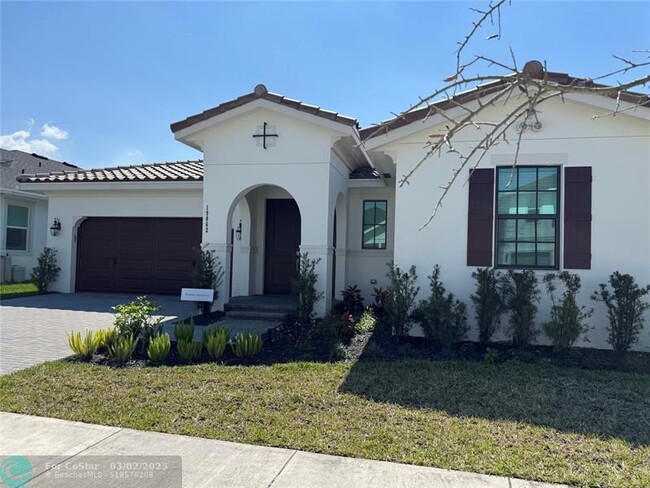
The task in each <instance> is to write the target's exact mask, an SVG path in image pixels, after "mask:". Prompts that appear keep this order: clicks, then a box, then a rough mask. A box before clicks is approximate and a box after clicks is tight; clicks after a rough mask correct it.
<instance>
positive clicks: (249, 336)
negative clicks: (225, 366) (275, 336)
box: [230, 332, 263, 359]
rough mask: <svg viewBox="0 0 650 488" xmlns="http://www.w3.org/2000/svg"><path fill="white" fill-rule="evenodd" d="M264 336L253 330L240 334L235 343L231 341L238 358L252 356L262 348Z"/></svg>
mask: <svg viewBox="0 0 650 488" xmlns="http://www.w3.org/2000/svg"><path fill="white" fill-rule="evenodd" d="M262 344H263V341H262V337H261V336H260V335H259V334H253V333H252V332H244V333H242V334H238V335H237V337H236V338H235V342H234V343H232V342H231V343H230V347H231V349H232V352H233V354H234V355H235V356H237V357H238V358H242V359H244V358H251V357H253V356H255V355H257V354H259V352H260V351H261V350H262Z"/></svg>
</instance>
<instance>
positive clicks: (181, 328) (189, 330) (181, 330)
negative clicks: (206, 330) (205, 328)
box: [174, 319, 194, 342]
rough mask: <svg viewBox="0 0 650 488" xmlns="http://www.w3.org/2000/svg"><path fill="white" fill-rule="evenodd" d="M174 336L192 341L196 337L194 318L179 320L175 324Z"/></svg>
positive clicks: (177, 339) (179, 339)
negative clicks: (186, 320)
mask: <svg viewBox="0 0 650 488" xmlns="http://www.w3.org/2000/svg"><path fill="white" fill-rule="evenodd" d="M174 338H175V339H176V341H185V342H192V340H193V339H194V319H190V320H189V321H188V322H184V321H182V320H181V321H179V322H176V324H174Z"/></svg>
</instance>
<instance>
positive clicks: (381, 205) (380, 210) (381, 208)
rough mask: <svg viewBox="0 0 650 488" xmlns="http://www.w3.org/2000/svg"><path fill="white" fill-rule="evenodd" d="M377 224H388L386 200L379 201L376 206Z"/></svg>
mask: <svg viewBox="0 0 650 488" xmlns="http://www.w3.org/2000/svg"><path fill="white" fill-rule="evenodd" d="M375 224H382V225H386V202H377V203H376V206H375Z"/></svg>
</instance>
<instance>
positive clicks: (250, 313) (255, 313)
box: [224, 295, 296, 322]
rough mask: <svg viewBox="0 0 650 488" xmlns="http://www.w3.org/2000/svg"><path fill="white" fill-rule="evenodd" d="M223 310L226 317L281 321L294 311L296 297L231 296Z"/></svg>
mask: <svg viewBox="0 0 650 488" xmlns="http://www.w3.org/2000/svg"><path fill="white" fill-rule="evenodd" d="M224 310H225V312H226V318H227V319H246V320H264V321H273V320H274V321H276V322H281V321H282V320H284V318H285V317H286V316H287V315H291V314H295V313H296V297H295V296H292V295H252V296H247V297H232V298H231V299H230V302H228V303H227V304H226V305H225V307H224Z"/></svg>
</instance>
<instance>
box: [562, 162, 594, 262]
mask: <svg viewBox="0 0 650 488" xmlns="http://www.w3.org/2000/svg"><path fill="white" fill-rule="evenodd" d="M564 267H565V268H566V269H591V167H567V168H565V169H564Z"/></svg>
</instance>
